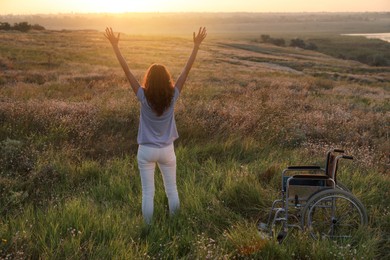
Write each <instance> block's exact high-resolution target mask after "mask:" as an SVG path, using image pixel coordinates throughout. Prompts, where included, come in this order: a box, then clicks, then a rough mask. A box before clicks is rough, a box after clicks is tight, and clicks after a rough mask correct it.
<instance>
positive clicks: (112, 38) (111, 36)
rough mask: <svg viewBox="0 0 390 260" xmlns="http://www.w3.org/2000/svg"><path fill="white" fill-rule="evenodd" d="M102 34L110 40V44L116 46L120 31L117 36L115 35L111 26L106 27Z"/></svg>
mask: <svg viewBox="0 0 390 260" xmlns="http://www.w3.org/2000/svg"><path fill="white" fill-rule="evenodd" d="M104 36H105V37H106V38H107V39H108V40H109V41H110V43H111V45H112V46H118V42H119V37H120V33H118V36H115V35H114V32H113V30H112V28H111V27H110V28H109V27H106V33H105V34H104Z"/></svg>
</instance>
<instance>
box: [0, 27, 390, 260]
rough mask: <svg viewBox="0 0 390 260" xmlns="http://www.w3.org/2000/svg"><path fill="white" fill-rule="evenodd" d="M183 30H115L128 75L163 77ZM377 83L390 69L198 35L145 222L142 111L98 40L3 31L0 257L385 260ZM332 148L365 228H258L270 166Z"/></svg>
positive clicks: (383, 95)
mask: <svg viewBox="0 0 390 260" xmlns="http://www.w3.org/2000/svg"><path fill="white" fill-rule="evenodd" d="M190 37H191V35H189V37H187V38H183V37H161V36H159V37H156V36H136V35H122V37H121V39H122V41H121V43H120V47H121V49H122V50H123V53H124V56H125V57H126V58H127V60H128V62H129V65H130V67H131V68H132V70H133V72H134V74H135V75H136V77H138V78H142V76H143V73H144V72H145V70H146V68H147V67H148V66H149V65H150V64H151V63H154V62H158V63H163V64H165V65H167V67H168V68H169V69H170V71H171V73H172V74H173V76H174V78H176V77H177V76H178V75H179V73H180V71H181V68H182V67H183V66H184V64H185V62H186V59H187V57H188V55H189V54H190V52H191V48H192V43H191V38H190ZM350 39H351V40H350V42H349V43H348V44H350V45H351V48H354V47H353V46H354V45H353V44H354V41H355V39H354V38H350ZM389 83H390V68H389V67H370V66H367V65H364V64H361V63H359V62H355V61H348V60H342V59H336V58H333V57H330V56H327V55H324V54H321V53H318V52H314V51H308V50H301V49H295V48H290V47H283V48H281V47H276V46H273V45H267V44H262V43H256V42H254V41H251V40H239V39H235V40H232V39H230V40H227V39H224V38H221V37H220V38H218V37H210V39H208V40H206V42H205V43H204V45H203V46H202V48H201V50H200V52H199V55H198V60H197V61H196V63H195V65H194V68H193V70H192V71H191V73H190V76H189V79H188V83H187V84H186V86H185V88H184V91H183V93H182V96H181V97H180V101H179V102H178V104H177V107H176V120H177V125H178V130H179V134H180V138H179V139H178V140H177V142H176V143H175V146H176V155H177V160H178V170H177V174H178V189H179V195H180V199H181V210H180V213H179V214H178V215H177V216H175V217H174V218H169V217H168V215H167V214H168V211H167V201H166V198H165V195H164V190H163V186H162V179H161V177H160V175H159V174H156V176H157V177H156V188H157V190H156V197H155V219H154V222H153V225H152V226H151V227H150V228H148V227H145V226H144V224H143V220H142V215H141V185H140V178H139V174H138V169H137V162H136V156H135V155H136V151H137V144H136V135H137V130H138V115H139V108H138V104H137V101H136V98H135V97H134V95H133V94H132V92H131V91H130V89H129V86H128V83H127V82H126V80H125V78H124V75H123V72H122V71H121V68H120V67H119V65H118V62H117V61H116V59H115V56H114V54H113V52H112V49H111V46H110V45H109V44H108V43H107V42H106V40H105V38H104V37H103V34H102V33H101V32H94V31H61V32H60V31H57V32H56V31H44V32H30V33H27V34H25V33H18V32H8V33H3V32H0V142H1V147H0V152H1V157H0V258H1V259H26V258H31V259H65V258H66V259H110V258H114V259H385V258H389V257H390V255H389V252H390V246H389V245H390V241H389V237H390V226H389V223H390V202H389V200H388V198H389V195H390V194H389V191H390V176H389V168H388V167H389V163H390V162H389V150H390V142H389V126H390V103H389V100H390V99H389V98H390V88H389V86H390V84H389ZM336 147H337V148H343V149H345V150H346V151H347V152H348V153H349V154H350V155H352V156H354V158H355V160H354V161H353V162H351V161H343V162H341V165H340V168H339V175H338V178H339V179H340V180H341V181H342V182H343V183H344V184H345V185H346V186H347V187H349V188H350V189H351V190H352V192H353V193H354V194H355V195H356V196H357V197H358V198H359V199H360V200H361V201H362V202H363V204H364V205H365V206H366V208H367V211H368V215H369V226H368V227H365V228H364V229H363V230H361V232H359V234H357V236H356V237H355V238H354V239H352V240H349V241H347V242H346V243H334V242H333V241H326V240H321V241H313V240H312V239H311V238H309V236H308V235H307V234H306V233H303V232H298V231H294V230H293V231H291V232H290V234H289V236H288V237H287V239H286V240H285V242H284V243H283V244H282V245H279V244H278V243H277V242H276V241H275V240H273V239H270V240H267V239H263V238H261V237H260V236H259V235H258V234H257V230H256V226H255V222H256V220H257V219H258V218H259V217H263V218H264V217H265V216H266V214H267V213H268V211H269V208H270V206H271V203H272V201H273V200H274V199H277V198H279V190H280V174H281V171H282V170H283V169H284V168H285V167H286V166H288V165H298V164H319V165H323V163H324V159H325V153H326V151H327V150H328V149H329V148H336Z"/></svg>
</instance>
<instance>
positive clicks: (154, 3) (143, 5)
mask: <svg viewBox="0 0 390 260" xmlns="http://www.w3.org/2000/svg"><path fill="white" fill-rule="evenodd" d="M172 2H174V1H163V0H142V1H140V0H137V1H134V0H133V1H128V0H111V1H82V2H79V1H77V2H75V9H77V10H83V11H84V12H98V13H123V12H159V11H166V10H168V9H169V6H170V4H169V3H172Z"/></svg>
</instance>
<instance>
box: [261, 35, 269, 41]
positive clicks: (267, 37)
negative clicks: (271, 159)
mask: <svg viewBox="0 0 390 260" xmlns="http://www.w3.org/2000/svg"><path fill="white" fill-rule="evenodd" d="M260 38H261V41H262V42H270V40H271V37H270V36H269V35H268V34H262V35H261V36H260Z"/></svg>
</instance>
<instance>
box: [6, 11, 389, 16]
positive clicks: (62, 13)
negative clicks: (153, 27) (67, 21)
mask: <svg viewBox="0 0 390 260" xmlns="http://www.w3.org/2000/svg"><path fill="white" fill-rule="evenodd" d="M199 13H200V14H365V13H367V14H373V13H382V14H386V13H390V10H388V11H290V12H288V11H285V12H283V11H261V12H260V11H255V12H253V11H169V12H168V11H154V12H152V11H148V12H146V11H132V12H57V13H0V15H1V16H7V15H8V16H9V15H12V16H28V15H93V14H95V15H97V14H100V15H107V14H110V15H123V14H199Z"/></svg>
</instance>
